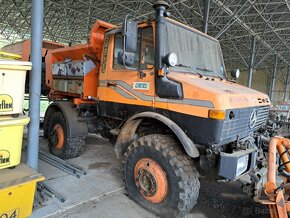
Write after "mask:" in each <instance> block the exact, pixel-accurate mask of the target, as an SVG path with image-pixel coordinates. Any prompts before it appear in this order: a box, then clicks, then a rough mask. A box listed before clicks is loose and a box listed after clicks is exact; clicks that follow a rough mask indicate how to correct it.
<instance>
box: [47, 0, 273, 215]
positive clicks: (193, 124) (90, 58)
mask: <svg viewBox="0 0 290 218" xmlns="http://www.w3.org/2000/svg"><path fill="white" fill-rule="evenodd" d="M167 7H168V4H167V3H166V2H165V1H156V3H155V4H154V8H155V10H156V18H155V19H153V20H146V21H142V22H135V21H133V20H130V19H129V18H128V16H127V17H126V18H125V19H124V22H123V25H122V27H120V26H114V25H112V24H109V23H106V22H103V21H97V22H96V23H95V25H94V26H93V28H92V30H91V34H90V39H89V43H88V44H84V45H77V46H73V47H67V48H61V49H54V50H51V51H49V52H48V54H47V56H46V84H47V86H48V87H50V94H49V99H50V100H51V101H52V103H51V104H50V106H49V107H48V108H47V111H46V114H45V120H44V130H45V131H44V132H45V137H47V138H48V142H49V147H50V151H51V153H53V154H54V155H56V156H58V157H61V158H73V157H77V156H78V155H80V154H81V149H82V146H83V145H84V138H85V137H86V136H87V135H88V134H91V133H93V134H96V133H98V134H100V135H102V136H103V137H105V138H108V139H110V141H112V142H113V143H114V144H115V145H114V148H115V151H116V154H117V157H119V158H123V162H122V169H123V173H124V180H125V184H126V187H127V190H128V194H129V196H130V197H131V198H132V199H134V200H135V201H136V202H137V203H139V204H140V205H142V206H143V207H145V208H147V209H148V210H150V211H152V212H154V213H155V214H158V215H160V216H166V217H171V216H183V215H184V214H186V213H188V212H189V211H190V210H191V209H192V208H193V206H194V205H195V204H196V202H197V199H198V195H199V188H200V183H199V173H198V171H197V169H201V168H202V169H206V168H207V169H212V168H216V169H218V170H219V172H218V174H219V175H220V176H222V177H224V178H225V179H228V180H237V179H241V178H242V177H244V176H245V175H250V176H252V178H253V179H257V178H258V177H257V175H256V173H257V172H258V170H259V166H258V165H257V164H256V163H257V160H258V159H259V158H260V157H259V154H260V152H259V151H260V148H259V147H258V146H257V145H256V142H255V138H254V132H255V131H257V130H258V129H259V128H260V127H261V126H263V125H264V124H265V123H266V120H267V116H268V111H269V105H270V102H269V98H268V96H267V95H265V94H263V93H260V92H258V91H255V90H252V89H249V88H246V87H244V86H241V85H238V84H236V83H235V82H234V81H229V80H228V79H227V76H226V72H225V66H224V61H223V56H222V52H221V48H220V44H219V42H218V41H217V40H216V39H214V38H212V37H210V36H208V35H206V34H204V33H202V32H200V31H198V30H196V29H194V28H191V27H189V26H186V25H184V24H182V23H180V22H178V21H175V20H173V19H171V18H169V17H168V13H167V12H166V9H167ZM238 73H239V71H238V70H236V71H234V72H233V73H232V75H233V77H238ZM200 166H202V167H201V168H200ZM206 172H207V171H206Z"/></svg>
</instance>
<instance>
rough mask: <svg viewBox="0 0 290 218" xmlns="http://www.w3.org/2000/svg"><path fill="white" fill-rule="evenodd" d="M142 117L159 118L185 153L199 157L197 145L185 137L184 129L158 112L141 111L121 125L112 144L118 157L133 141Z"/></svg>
mask: <svg viewBox="0 0 290 218" xmlns="http://www.w3.org/2000/svg"><path fill="white" fill-rule="evenodd" d="M143 118H154V119H156V120H159V121H161V122H162V123H164V124H165V125H166V126H168V127H169V128H170V129H171V130H172V132H173V133H174V134H175V135H176V136H177V138H178V139H179V141H180V142H181V144H182V146H183V148H184V150H185V151H186V153H187V154H188V155H189V156H191V157H193V158H196V157H199V151H198V149H197V147H196V146H195V145H194V144H193V142H192V141H191V139H190V138H188V137H187V135H186V134H185V133H184V131H183V130H182V129H181V128H180V127H179V126H178V125H177V124H176V123H174V122H173V121H172V120H170V119H169V118H167V117H165V116H163V115H161V114H158V113H154V112H142V113H139V114H136V115H134V116H132V117H131V118H130V119H128V120H127V121H126V123H125V124H124V125H123V127H122V129H121V131H120V133H119V135H118V138H117V141H116V144H115V146H114V149H115V152H116V154H117V157H118V158H120V157H121V156H122V155H123V154H124V152H125V150H126V148H127V147H128V145H129V144H130V143H132V142H133V141H134V139H135V132H136V130H137V128H138V126H139V124H140V123H141V121H142V119H143Z"/></svg>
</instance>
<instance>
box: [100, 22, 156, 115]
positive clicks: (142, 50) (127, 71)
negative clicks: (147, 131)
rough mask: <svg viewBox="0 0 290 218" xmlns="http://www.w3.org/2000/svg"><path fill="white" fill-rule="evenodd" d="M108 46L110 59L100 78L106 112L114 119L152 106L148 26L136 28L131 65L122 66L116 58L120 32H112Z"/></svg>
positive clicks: (150, 32) (151, 49) (151, 45)
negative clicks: (104, 88) (135, 44)
mask: <svg viewBox="0 0 290 218" xmlns="http://www.w3.org/2000/svg"><path fill="white" fill-rule="evenodd" d="M110 45H111V46H112V48H111V49H109V52H108V56H109V57H112V59H111V60H110V61H108V65H107V66H106V80H101V81H100V84H102V86H103V87H104V86H105V87H106V91H105V93H106V94H105V96H103V98H104V99H105V101H106V105H107V106H106V114H107V115H108V116H111V117H114V118H126V117H128V116H129V115H131V114H132V113H134V111H145V110H148V107H151V108H152V106H153V99H154V95H155V84H154V40H153V28H152V26H146V27H143V28H139V30H138V43H137V50H136V52H135V60H134V63H133V64H132V65H131V66H127V67H125V66H124V65H123V63H122V59H121V57H120V55H121V54H122V53H121V52H122V33H120V32H119V33H116V34H114V35H112V36H111V37H110ZM103 78H104V77H103ZM112 108H114V110H115V111H114V112H113V111H112ZM146 108H147V109H146ZM110 109H111V111H110ZM109 114H110V115H109Z"/></svg>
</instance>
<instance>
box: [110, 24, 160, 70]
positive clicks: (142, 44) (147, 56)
mask: <svg viewBox="0 0 290 218" xmlns="http://www.w3.org/2000/svg"><path fill="white" fill-rule="evenodd" d="M114 44H115V47H114V63H113V68H114V69H116V70H122V69H125V67H124V66H123V64H122V63H120V61H119V52H120V51H122V33H117V34H115V41H114ZM153 65H154V42H153V30H152V27H146V28H142V29H139V30H138V42H137V50H136V52H135V63H134V64H133V65H132V66H131V67H133V68H139V69H147V68H152V67H153Z"/></svg>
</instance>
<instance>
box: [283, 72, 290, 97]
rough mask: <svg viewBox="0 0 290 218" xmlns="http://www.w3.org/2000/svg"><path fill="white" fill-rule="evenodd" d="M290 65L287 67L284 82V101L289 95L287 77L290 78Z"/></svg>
mask: <svg viewBox="0 0 290 218" xmlns="http://www.w3.org/2000/svg"><path fill="white" fill-rule="evenodd" d="M289 74H290V66H288V67H287V77H286V82H285V91H284V101H287V100H288V97H289V79H290V75H289Z"/></svg>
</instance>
